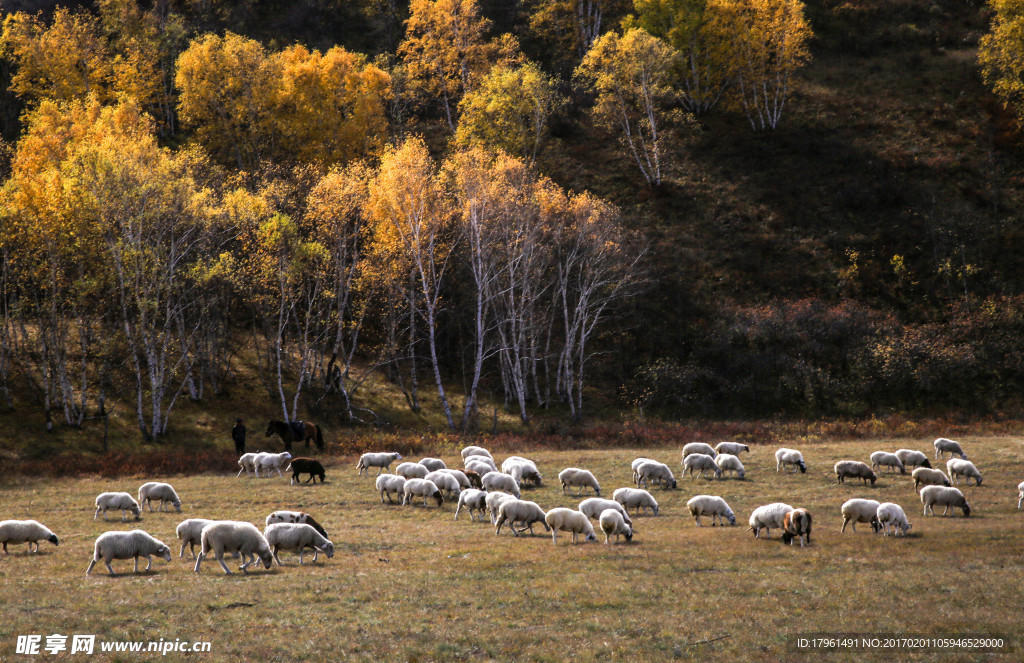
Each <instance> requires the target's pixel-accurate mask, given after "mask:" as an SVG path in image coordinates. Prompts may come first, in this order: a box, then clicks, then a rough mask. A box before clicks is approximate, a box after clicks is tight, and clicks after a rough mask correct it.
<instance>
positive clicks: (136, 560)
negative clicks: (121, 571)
mask: <svg viewBox="0 0 1024 663" xmlns="http://www.w3.org/2000/svg"><path fill="white" fill-rule="evenodd" d="M138 572H139V556H138V555H136V556H135V569H134V570H133V571H132V573H138Z"/></svg>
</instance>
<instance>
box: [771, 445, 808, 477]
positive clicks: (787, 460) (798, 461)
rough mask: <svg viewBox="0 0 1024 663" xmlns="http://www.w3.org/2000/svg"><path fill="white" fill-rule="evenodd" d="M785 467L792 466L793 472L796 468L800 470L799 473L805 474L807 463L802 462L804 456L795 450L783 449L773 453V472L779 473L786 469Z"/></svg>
mask: <svg viewBox="0 0 1024 663" xmlns="http://www.w3.org/2000/svg"><path fill="white" fill-rule="evenodd" d="M787 465H793V466H794V468H793V471H794V472H796V468H800V473H801V474H803V473H805V472H807V463H805V462H804V456H803V454H801V453H800V452H799V451H797V450H796V449H787V448H785V447H783V448H781V449H779V450H778V451H776V452H775V471H776V472H781V471H782V470H784V469H786V466H787Z"/></svg>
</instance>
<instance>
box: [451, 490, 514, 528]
mask: <svg viewBox="0 0 1024 663" xmlns="http://www.w3.org/2000/svg"><path fill="white" fill-rule="evenodd" d="M509 497H512V496H511V495H509ZM462 507H466V509H467V510H468V511H469V521H470V522H473V521H474V520H476V518H475V517H474V516H473V511H479V512H480V519H481V520H483V517H484V513H486V512H487V491H484V490H477V489H476V488H467V489H466V490H464V491H462V492H461V493H459V505H458V506H457V507H456V508H455V520H458V519H459V512H460V511H462Z"/></svg>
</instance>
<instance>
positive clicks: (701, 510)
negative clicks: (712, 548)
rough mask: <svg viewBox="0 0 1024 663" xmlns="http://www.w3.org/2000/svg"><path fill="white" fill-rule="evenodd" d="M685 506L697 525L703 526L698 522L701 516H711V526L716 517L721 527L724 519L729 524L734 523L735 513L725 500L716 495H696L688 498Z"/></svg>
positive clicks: (723, 524)
mask: <svg viewBox="0 0 1024 663" xmlns="http://www.w3.org/2000/svg"><path fill="white" fill-rule="evenodd" d="M686 506H687V508H688V509H689V510H690V515H691V516H693V519H694V520H696V521H697V527H703V525H701V522H700V517H701V516H711V526H712V527H714V526H715V520H716V519H717V520H718V522H719V523H720V524H721V525H722V526H723V527H724V526H725V521H726V520H728V521H729V524H730V525H735V524H736V514H734V513H733V512H732V509H731V508H730V507H729V505H728V504H727V503H726V501H725V500H724V499H722V498H721V497H719V496H718V495H697V496H696V497H692V498H690V500H689V501H687V502H686Z"/></svg>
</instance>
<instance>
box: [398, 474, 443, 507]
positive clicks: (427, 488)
mask: <svg viewBox="0 0 1024 663" xmlns="http://www.w3.org/2000/svg"><path fill="white" fill-rule="evenodd" d="M417 497H422V498H423V506H426V505H427V499H429V498H433V499H434V501H435V502H437V506H441V505H442V504H443V503H444V498H443V497H442V496H441V491H440V490H438V489H437V486H436V485H435V484H434V482H433V481H427V480H426V479H409V480H407V481H406V482H405V486H403V487H402V504H403V505H404V504H408V505H409V506H413V500H415V499H416V498H417Z"/></svg>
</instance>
